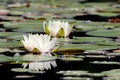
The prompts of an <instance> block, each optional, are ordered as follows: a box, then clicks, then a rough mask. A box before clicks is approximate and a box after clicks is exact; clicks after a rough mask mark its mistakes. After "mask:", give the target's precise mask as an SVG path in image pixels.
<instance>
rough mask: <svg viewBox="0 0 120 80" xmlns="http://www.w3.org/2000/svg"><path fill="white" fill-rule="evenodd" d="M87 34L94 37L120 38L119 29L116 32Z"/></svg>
mask: <svg viewBox="0 0 120 80" xmlns="http://www.w3.org/2000/svg"><path fill="white" fill-rule="evenodd" d="M87 34H88V35H92V36H103V37H118V36H120V31H119V29H115V30H97V31H91V32H88V33H87Z"/></svg>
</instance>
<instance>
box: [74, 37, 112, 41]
mask: <svg viewBox="0 0 120 80" xmlns="http://www.w3.org/2000/svg"><path fill="white" fill-rule="evenodd" d="M74 39H75V40H78V41H79V42H106V41H111V40H112V39H110V38H102V37H74Z"/></svg>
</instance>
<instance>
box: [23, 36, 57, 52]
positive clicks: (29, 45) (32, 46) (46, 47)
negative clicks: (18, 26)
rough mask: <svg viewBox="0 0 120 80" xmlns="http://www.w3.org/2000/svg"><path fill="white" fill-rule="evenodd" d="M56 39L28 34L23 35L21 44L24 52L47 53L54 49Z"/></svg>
mask: <svg viewBox="0 0 120 80" xmlns="http://www.w3.org/2000/svg"><path fill="white" fill-rule="evenodd" d="M56 42H57V38H51V37H50V36H49V35H43V34H40V35H39V34H28V36H27V35H23V39H22V43H23V45H24V47H25V48H26V50H28V51H29V52H34V51H36V50H37V52H39V53H48V52H50V51H51V50H52V49H54V47H55V45H56Z"/></svg>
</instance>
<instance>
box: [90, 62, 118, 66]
mask: <svg viewBox="0 0 120 80" xmlns="http://www.w3.org/2000/svg"><path fill="white" fill-rule="evenodd" d="M90 63H93V64H110V65H113V64H120V63H119V62H116V61H93V62H90Z"/></svg>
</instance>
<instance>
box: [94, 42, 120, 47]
mask: <svg viewBox="0 0 120 80" xmlns="http://www.w3.org/2000/svg"><path fill="white" fill-rule="evenodd" d="M95 44H97V45H103V46H104V45H105V46H118V45H120V42H115V41H103V42H102V41H101V42H95Z"/></svg>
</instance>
